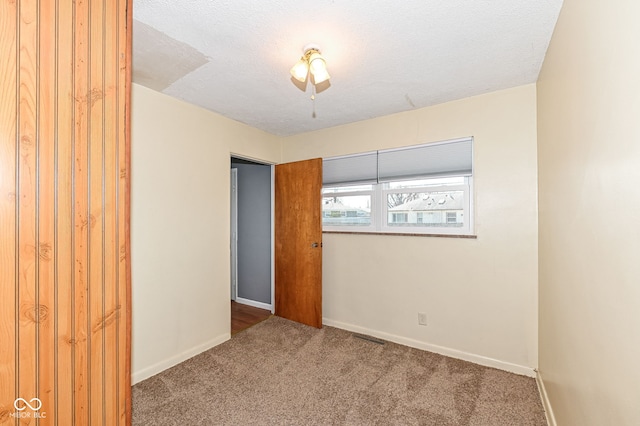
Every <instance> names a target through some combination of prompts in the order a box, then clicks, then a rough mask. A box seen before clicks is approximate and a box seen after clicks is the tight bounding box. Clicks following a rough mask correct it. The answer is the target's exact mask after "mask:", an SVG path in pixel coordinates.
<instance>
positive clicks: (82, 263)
mask: <svg viewBox="0 0 640 426" xmlns="http://www.w3.org/2000/svg"><path fill="white" fill-rule="evenodd" d="M74 14H75V33H74V41H75V42H74V58H73V59H74V63H73V65H74V81H73V83H74V90H73V98H74V102H75V106H74V134H73V139H74V140H73V160H74V166H73V172H74V175H73V207H74V213H73V233H74V241H73V251H74V256H73V257H74V260H75V264H74V269H75V270H74V279H73V297H74V298H73V308H72V309H73V311H74V325H73V332H74V339H73V340H74V351H73V355H74V356H73V364H74V371H75V374H74V383H73V389H74V415H75V418H74V422H75V424H77V425H84V424H88V423H89V382H88V380H89V377H88V373H89V369H88V359H87V358H88V355H89V342H88V339H89V336H88V334H87V321H88V309H89V301H88V298H87V296H88V292H89V275H88V263H89V241H88V235H89V226H90V217H89V158H88V151H89V149H88V148H89V126H88V122H89V106H90V104H89V102H88V99H89V85H88V84H89V83H88V79H89V72H90V64H89V60H90V58H89V2H88V1H77V2H75V12H74Z"/></svg>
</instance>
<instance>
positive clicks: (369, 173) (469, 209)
mask: <svg viewBox="0 0 640 426" xmlns="http://www.w3.org/2000/svg"><path fill="white" fill-rule="evenodd" d="M469 142H470V143H471V144H470V145H469V144H468V143H469ZM465 143H466V144H467V145H466V146H465V145H464V144H465ZM448 144H450V146H446V147H445V145H448ZM425 148H426V150H425ZM430 148H433V149H434V150H430ZM411 150H415V151H411ZM465 150H467V151H465ZM469 150H470V151H469ZM403 151H404V152H406V151H409V152H410V153H411V154H410V155H414V154H413V152H415V153H416V154H415V155H416V156H415V157H411V158H404V157H403V154H404V152H403ZM425 155H427V156H426V157H425ZM465 156H466V159H465ZM351 157H356V159H357V161H356V162H351V161H350V158H351ZM372 157H375V158H378V159H379V160H376V159H375V158H373V159H372ZM423 158H424V160H422V159H423ZM325 161H326V162H328V163H329V164H330V167H331V168H328V169H326V170H328V174H327V180H326V181H325V182H326V185H325V186H324V187H323V193H322V198H325V197H330V196H333V197H346V196H359V195H360V196H361V195H367V196H370V199H371V203H370V212H371V223H370V225H364V226H363V225H337V226H336V225H325V224H324V223H323V231H327V232H342V233H383V234H427V235H430V234H433V235H457V236H473V232H474V229H475V228H474V216H475V215H474V207H473V206H474V201H475V200H474V198H475V197H474V194H475V192H474V189H473V175H474V171H473V137H467V138H461V139H455V140H449V141H442V142H432V143H428V144H421V145H415V146H408V147H402V148H396V149H388V150H382V151H374V152H366V153H362V154H351V155H347V156H342V157H332V158H328V159H325ZM371 161H374V162H373V164H372V163H371ZM376 161H378V162H376ZM405 161H406V163H405ZM422 161H424V163H423V162H422ZM343 164H345V165H343ZM423 164H424V170H421V169H422V165H423ZM405 165H406V168H405ZM371 166H373V167H374V169H373V170H371ZM327 167H329V165H328V166H327ZM349 167H353V168H352V169H350V168H349ZM366 167H369V168H368V169H367V168H366ZM349 170H354V171H355V173H349V172H348V171H349ZM345 172H346V173H345ZM422 172H424V174H421V173H422ZM376 173H377V177H376ZM447 177H457V178H464V184H451V182H449V183H445V182H443V181H439V182H438V181H437V180H435V179H441V178H447ZM343 178H344V180H343ZM432 178H433V179H434V181H433V182H432V184H428V183H427V184H425V185H424V186H415V187H413V186H409V187H396V188H390V186H391V185H389V184H390V183H393V182H403V181H404V182H406V181H411V180H428V179H432ZM349 179H351V180H349ZM341 181H343V182H344V183H341ZM362 184H370V185H372V190H370V191H369V190H366V191H358V190H356V191H349V190H344V191H340V192H330V193H326V194H325V193H324V189H328V188H335V187H338V188H342V187H344V188H348V187H349V186H351V185H362ZM448 191H461V192H463V193H464V201H465V202H464V205H463V208H462V215H463V226H461V227H448V226H446V225H445V226H441V227H439V226H398V225H395V226H394V225H389V220H390V219H389V213H390V212H389V208H388V203H387V200H388V198H387V197H388V195H389V194H394V193H435V192H448ZM391 213H392V212H391ZM445 217H446V216H445ZM423 220H424V219H423ZM423 223H424V222H423Z"/></svg>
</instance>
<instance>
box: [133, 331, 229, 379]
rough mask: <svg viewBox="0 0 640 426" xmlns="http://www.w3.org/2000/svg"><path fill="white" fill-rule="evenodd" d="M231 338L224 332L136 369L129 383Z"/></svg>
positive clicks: (147, 376)
mask: <svg viewBox="0 0 640 426" xmlns="http://www.w3.org/2000/svg"><path fill="white" fill-rule="evenodd" d="M230 338H231V333H224V334H222V335H220V336H218V337H216V338H215V339H213V340H209V341H208V342H205V343H203V344H201V345H198V346H195V347H193V348H191V349H189V350H186V351H184V352H182V353H179V354H177V355H174V356H172V357H171V358H167V359H165V360H163V361H161V362H159V363H157V364H154V365H152V366H149V367H146V368H143V369H142V370H140V371H136V372H134V373H133V374H132V375H131V384H132V385H135V384H136V383H138V382H141V381H143V380H145V379H148V378H149V377H151V376H155V375H156V374H158V373H160V372H162V371H164V370H166V369H168V368H171V367H173V366H174V365H178V364H180V363H181V362H182V361H186V360H188V359H189V358H192V357H194V356H196V355H198V354H199V353H202V352H204V351H206V350H208V349H211V348H213V347H214V346H218V345H219V344H220V343H224V342H226V341H227V340H229V339H230Z"/></svg>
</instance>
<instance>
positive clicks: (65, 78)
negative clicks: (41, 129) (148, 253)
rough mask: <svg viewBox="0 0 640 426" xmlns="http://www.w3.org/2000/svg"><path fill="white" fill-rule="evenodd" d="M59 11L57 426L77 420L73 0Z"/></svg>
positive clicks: (62, 4) (59, 0) (59, 1)
mask: <svg viewBox="0 0 640 426" xmlns="http://www.w3.org/2000/svg"><path fill="white" fill-rule="evenodd" d="M56 11H57V22H56V24H57V33H58V37H57V43H56V45H57V47H56V52H57V58H56V68H57V75H58V80H57V90H56V92H57V96H56V106H57V109H58V115H57V123H56V124H57V167H56V173H57V182H56V194H55V195H56V231H57V232H56V233H57V237H58V239H57V241H56V246H57V250H56V258H55V263H56V269H57V274H58V275H57V280H58V291H57V294H56V306H55V308H54V317H55V318H56V319H55V321H56V333H57V340H56V342H55V343H56V345H57V348H58V349H57V359H56V371H57V372H58V374H57V401H56V413H57V420H58V425H73V419H74V377H75V365H74V363H73V360H74V346H75V345H74V338H75V335H74V330H73V324H74V315H75V312H74V310H73V301H74V294H73V280H74V273H73V271H74V269H75V262H74V257H73V256H74V253H73V243H74V232H73V231H74V230H73V217H74V209H73V207H74V206H73V194H72V191H73V169H74V162H73V135H74V131H73V129H74V96H73V94H74V91H73V88H74V77H75V73H74V67H73V61H74V58H73V52H74V39H73V33H74V28H75V22H74V8H73V2H71V1H66V0H57V1H56Z"/></svg>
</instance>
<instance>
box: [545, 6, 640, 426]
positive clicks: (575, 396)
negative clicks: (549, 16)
mask: <svg viewBox="0 0 640 426" xmlns="http://www.w3.org/2000/svg"><path fill="white" fill-rule="evenodd" d="M639 16H640V2H637V1H636V0H625V1H616V2H609V1H605V0H594V1H589V2H583V1H580V0H565V2H564V6H563V9H562V12H561V15H560V19H559V21H558V24H557V27H556V30H555V34H554V36H553V38H552V41H551V45H550V48H549V50H548V52H547V56H546V59H545V62H544V66H543V69H542V73H541V75H540V79H539V82H538V118H539V124H538V136H539V145H538V152H539V186H540V189H539V193H540V200H539V203H540V207H539V210H540V215H539V217H540V219H539V220H540V239H539V245H540V255H539V256H540V331H539V332H540V343H539V345H540V373H541V377H542V380H543V383H544V388H545V389H546V392H547V396H548V401H550V403H551V406H552V408H553V411H554V414H555V417H556V420H557V423H558V424H559V425H580V426H588V425H594V426H596V425H638V424H640V370H639V369H638V361H639V360H640V47H639V46H640V45H639V44H638V43H639V40H640V25H638V22H637V20H638V17H639Z"/></svg>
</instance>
